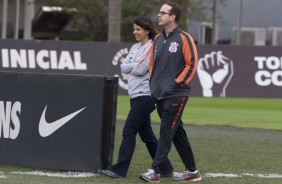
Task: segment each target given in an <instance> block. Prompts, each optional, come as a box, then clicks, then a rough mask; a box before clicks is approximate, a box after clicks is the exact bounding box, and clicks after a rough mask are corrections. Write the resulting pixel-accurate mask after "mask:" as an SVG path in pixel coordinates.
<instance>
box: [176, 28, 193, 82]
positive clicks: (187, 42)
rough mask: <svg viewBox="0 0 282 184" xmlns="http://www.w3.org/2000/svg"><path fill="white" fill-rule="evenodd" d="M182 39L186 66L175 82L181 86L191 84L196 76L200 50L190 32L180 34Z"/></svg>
mask: <svg viewBox="0 0 282 184" xmlns="http://www.w3.org/2000/svg"><path fill="white" fill-rule="evenodd" d="M180 36H181V39H182V44H183V46H182V54H183V56H184V60H185V67H184V69H183V70H182V72H181V73H180V75H179V76H178V77H177V78H176V79H175V82H176V83H178V84H179V85H180V86H186V85H189V84H190V82H191V80H192V78H193V77H194V75H195V73H196V71H197V66H198V52H197V48H196V45H195V43H194V40H193V38H192V37H191V36H190V35H189V34H188V33H183V34H180Z"/></svg>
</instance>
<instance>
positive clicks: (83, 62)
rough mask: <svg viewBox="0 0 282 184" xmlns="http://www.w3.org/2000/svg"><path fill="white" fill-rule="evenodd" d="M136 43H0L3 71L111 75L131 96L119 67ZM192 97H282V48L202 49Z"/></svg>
mask: <svg viewBox="0 0 282 184" xmlns="http://www.w3.org/2000/svg"><path fill="white" fill-rule="evenodd" d="M132 45H133V43H103V42H70V41H24V40H21V41H19V40H1V41H0V48H1V52H0V71H19V72H39V73H69V74H91V75H109V76H116V77H118V78H119V94H127V78H128V76H126V75H124V74H122V73H121V72H120V64H121V62H122V60H123V59H124V58H125V56H126V55H127V54H128V52H129V49H130V47H131V46H132ZM197 48H198V53H199V65H198V71H197V74H196V76H195V78H194V79H193V81H192V93H191V95H192V96H204V97H265V98H269V97H271V98H272V97H282V54H281V50H282V47H273V46H232V45H198V46H197Z"/></svg>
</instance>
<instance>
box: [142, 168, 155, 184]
mask: <svg viewBox="0 0 282 184" xmlns="http://www.w3.org/2000/svg"><path fill="white" fill-rule="evenodd" d="M140 178H141V179H143V180H145V181H147V182H150V183H153V182H160V174H156V173H155V171H154V170H153V169H148V172H146V173H143V174H141V177H140Z"/></svg>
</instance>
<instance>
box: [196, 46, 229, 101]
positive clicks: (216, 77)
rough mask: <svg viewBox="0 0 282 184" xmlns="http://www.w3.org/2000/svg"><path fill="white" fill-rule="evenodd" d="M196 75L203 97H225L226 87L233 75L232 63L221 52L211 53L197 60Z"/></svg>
mask: <svg viewBox="0 0 282 184" xmlns="http://www.w3.org/2000/svg"><path fill="white" fill-rule="evenodd" d="M197 73H198V76H199V80H200V83H201V86H202V88H203V96H204V97H213V96H219V97H225V95H226V94H225V91H226V87H227V86H228V84H229V82H230V80H231V78H232V76H233V74H234V68H233V62H232V60H230V59H229V58H227V57H225V56H224V55H223V54H222V51H217V52H211V53H210V54H206V55H205V56H204V57H203V58H200V59H199V64H198V71H197Z"/></svg>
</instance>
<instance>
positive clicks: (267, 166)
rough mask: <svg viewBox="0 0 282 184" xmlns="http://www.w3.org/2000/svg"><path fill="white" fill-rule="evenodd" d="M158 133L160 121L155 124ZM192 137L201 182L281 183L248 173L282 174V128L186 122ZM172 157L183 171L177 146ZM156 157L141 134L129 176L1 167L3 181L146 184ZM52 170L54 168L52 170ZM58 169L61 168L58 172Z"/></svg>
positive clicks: (20, 183)
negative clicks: (37, 172)
mask: <svg viewBox="0 0 282 184" xmlns="http://www.w3.org/2000/svg"><path fill="white" fill-rule="evenodd" d="M123 124H124V121H118V122H117V124H116V137H115V138H116V141H115V150H114V163H116V161H117V155H118V149H119V144H120V142H121V137H122V136H121V132H122V128H123ZM152 126H153V129H154V131H155V132H156V134H158V131H159V124H158V123H153V124H152ZM185 129H186V131H187V134H188V137H189V140H190V142H191V145H192V147H193V150H194V154H195V159H196V162H197V166H198V169H199V170H200V172H201V173H202V175H203V181H201V182H198V183H199V184H226V183H228V184H238V183H240V184H250V183H255V184H281V183H282V178H276V179H274V178H258V177H251V176H246V175H243V174H244V173H248V174H255V175H257V174H278V175H279V176H280V177H282V159H281V153H282V131H277V130H263V129H253V128H236V127H225V126H196V125H185ZM169 158H170V160H171V162H172V164H173V166H174V169H175V171H177V172H181V171H183V170H184V166H183V164H182V162H181V160H180V158H179V156H178V154H177V152H176V150H175V148H174V147H173V148H172V150H171V152H170V154H169ZM151 162H152V160H151V159H150V157H149V154H148V152H147V150H146V147H145V145H144V144H142V142H141V140H140V138H139V137H137V145H136V150H135V153H134V155H133V159H132V162H131V165H130V168H129V172H128V176H127V178H126V179H111V178H108V177H105V176H102V175H97V176H93V177H89V178H57V177H46V176H29V175H18V174H12V173H11V172H12V171H33V170H34V169H27V168H16V167H9V166H0V176H1V172H3V175H5V176H7V178H4V179H1V177H0V183H1V184H50V183H54V184H106V183H110V184H114V183H125V184H132V183H135V184H145V182H144V181H142V180H140V179H139V178H138V175H139V174H140V173H142V172H144V171H146V170H147V169H148V168H149V167H150V164H151ZM48 172H52V171H48ZM55 172H57V171H55ZM207 173H225V174H230V173H232V174H237V175H240V176H241V177H235V178H230V177H216V178H213V177H208V176H206V174H207ZM161 183H174V182H172V180H171V178H166V179H162V180H161Z"/></svg>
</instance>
